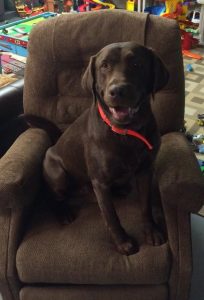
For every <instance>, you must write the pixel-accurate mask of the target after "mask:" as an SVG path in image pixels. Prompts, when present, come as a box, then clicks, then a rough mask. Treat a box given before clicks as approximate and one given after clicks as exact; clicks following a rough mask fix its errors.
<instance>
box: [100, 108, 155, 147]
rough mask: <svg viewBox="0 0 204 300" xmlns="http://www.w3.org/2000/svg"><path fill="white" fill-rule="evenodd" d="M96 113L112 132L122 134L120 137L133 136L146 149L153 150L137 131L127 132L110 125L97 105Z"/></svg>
mask: <svg viewBox="0 0 204 300" xmlns="http://www.w3.org/2000/svg"><path fill="white" fill-rule="evenodd" d="M98 111H99V114H100V116H101V118H102V120H103V121H104V122H105V123H106V124H107V125H108V126H109V127H110V128H111V130H112V131H113V132H115V133H118V134H122V135H131V136H134V137H135V138H137V139H139V140H141V141H142V142H143V143H144V144H145V145H146V146H147V148H148V149H149V150H152V149H153V146H152V145H151V144H150V143H149V142H148V141H147V139H146V138H145V137H144V136H143V135H141V134H140V133H138V132H137V131H133V130H129V129H122V128H118V127H116V126H114V125H112V124H111V122H110V120H109V119H108V117H107V116H106V114H105V113H104V111H103V109H102V107H101V105H100V104H99V103H98Z"/></svg>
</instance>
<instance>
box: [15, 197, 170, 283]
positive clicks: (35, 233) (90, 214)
mask: <svg viewBox="0 0 204 300" xmlns="http://www.w3.org/2000/svg"><path fill="white" fill-rule="evenodd" d="M136 202H137V201H136V199H134V200H132V201H130V202H128V201H121V202H117V203H115V204H116V208H117V211H118V214H119V216H120V220H121V222H122V224H124V228H126V230H127V232H128V233H129V234H130V235H131V236H133V237H135V238H137V241H138V242H139V244H140V245H141V249H140V251H139V252H138V253H137V254H135V255H131V256H129V257H127V256H122V255H121V254H119V253H118V252H117V251H116V250H115V247H114V245H113V242H112V239H111V237H110V236H109V234H108V232H107V229H106V227H105V225H104V222H103V219H102V217H101V215H100V212H99V208H98V205H97V204H94V203H92V204H88V205H87V207H84V208H83V209H81V210H80V212H79V215H78V216H77V218H76V220H75V221H74V222H73V223H71V224H69V225H67V226H66V225H64V226H63V225H60V224H59V223H58V221H56V220H55V219H54V217H53V216H51V215H49V214H48V215H47V216H46V218H45V213H41V216H40V215H36V216H35V219H34V220H33V222H32V223H31V225H30V226H29V230H28V232H27V233H26V234H25V236H24V239H23V241H22V243H21V245H20V246H19V249H18V251H17V259H16V265H17V270H18V274H19V278H20V280H21V281H23V282H25V283H65V284H66V283H73V284H95V283H97V284H140V285H143V284H156V285H158V284H163V283H166V282H167V281H168V277H169V271H170V253H169V247H168V244H166V243H165V244H163V245H161V246H159V247H153V246H148V245H146V244H145V241H144V236H143V225H144V224H143V223H142V218H141V215H140V209H139V207H138V206H137V205H136ZM96 224H97V225H96ZM32 266H35V268H33V267H32Z"/></svg>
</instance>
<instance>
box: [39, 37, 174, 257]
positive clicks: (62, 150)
mask: <svg viewBox="0 0 204 300" xmlns="http://www.w3.org/2000/svg"><path fill="white" fill-rule="evenodd" d="M167 81H168V72H167V70H166V68H165V67H164V65H163V63H162V62H161V60H160V59H159V57H157V56H156V55H155V54H154V52H153V51H152V50H150V49H147V48H145V47H143V46H139V45H137V44H136V43H135V42H126V43H116V44H111V45H108V46H106V47H105V48H103V49H102V50H101V51H100V52H99V53H97V54H96V55H95V56H93V57H91V59H90V63H89V65H88V67H87V70H86V72H85V74H84V76H83V79H82V83H83V86H84V87H85V88H87V89H89V90H90V91H92V92H93V95H94V101H93V104H92V106H91V107H90V109H88V110H86V111H85V112H84V113H83V114H82V115H81V116H80V117H79V118H78V119H77V120H76V121H75V122H74V123H73V124H72V125H71V126H70V127H69V128H68V129H67V130H66V131H65V132H64V133H63V134H62V135H61V137H60V138H59V140H58V141H57V143H56V144H55V145H54V146H53V147H51V148H49V149H48V151H47V153H46V157H45V159H44V176H45V179H46V181H47V183H48V185H49V186H50V188H51V189H52V191H53V192H54V193H55V196H56V198H57V200H59V201H61V203H67V201H69V200H68V198H69V191H71V190H72V189H73V188H74V187H78V186H81V185H84V184H86V183H89V182H91V184H92V187H93V190H94V192H95V195H96V198H97V201H98V204H99V207H100V210H101V214H102V216H103V218H104V221H105V223H106V225H107V227H108V229H109V231H110V233H111V236H112V238H113V241H114V243H115V245H116V247H117V249H118V251H119V252H120V253H122V254H124V255H130V254H133V253H135V252H137V251H138V246H137V243H136V241H133V240H132V239H131V237H129V236H128V235H127V233H126V232H125V230H124V229H123V227H122V226H121V224H120V221H119V218H118V216H117V214H116V211H115V208H114V205H113V202H112V197H113V190H117V189H118V190H119V189H120V190H121V189H123V190H127V193H128V188H127V187H129V186H130V183H131V184H136V180H137V184H138V186H139V192H140V199H138V201H140V204H141V211H142V215H143V218H144V220H145V222H146V223H147V226H146V228H145V234H146V240H147V242H148V243H150V244H153V245H159V244H160V243H161V242H162V238H161V236H160V234H159V233H158V232H157V231H156V230H155V226H154V222H153V219H152V214H151V206H150V203H149V188H150V186H151V178H152V170H151V169H152V168H151V167H152V163H153V162H154V160H155V157H156V154H157V152H158V149H159V145H160V137H159V133H158V129H157V125H156V122H155V119H154V116H153V113H152V111H151V105H150V98H151V95H154V94H155V93H156V92H157V91H159V90H160V89H162V88H163V87H164V86H165V85H166V84H167ZM138 174H139V176H137V179H136V175H138ZM69 217H70V216H69V215H68V214H67V218H68V219H69Z"/></svg>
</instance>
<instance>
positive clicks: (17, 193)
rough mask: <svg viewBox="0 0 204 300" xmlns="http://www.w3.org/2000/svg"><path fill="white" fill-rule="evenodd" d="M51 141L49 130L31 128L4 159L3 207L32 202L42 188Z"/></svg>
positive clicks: (0, 170) (0, 177)
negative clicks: (44, 166)
mask: <svg viewBox="0 0 204 300" xmlns="http://www.w3.org/2000/svg"><path fill="white" fill-rule="evenodd" d="M50 145H51V142H50V139H49V137H48V135H47V133H46V132H45V131H43V130H41V129H28V130H27V131H25V132H24V133H23V134H22V135H20V136H19V137H18V139H17V140H16V141H15V143H14V144H13V145H12V146H11V147H10V149H9V150H8V151H7V152H6V154H5V155H4V156H3V157H2V158H1V159H0V209H1V208H19V207H22V206H25V205H29V204H30V203H32V201H33V200H34V199H35V197H36V195H37V193H38V191H39V188H40V182H41V173H42V172H41V170H42V161H43V157H44V155H45V152H46V150H47V148H48V147H49V146H50Z"/></svg>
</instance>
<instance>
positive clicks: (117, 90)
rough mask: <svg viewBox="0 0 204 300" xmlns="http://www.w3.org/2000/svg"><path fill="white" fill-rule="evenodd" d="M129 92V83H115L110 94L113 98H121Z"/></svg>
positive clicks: (110, 89)
mask: <svg viewBox="0 0 204 300" xmlns="http://www.w3.org/2000/svg"><path fill="white" fill-rule="evenodd" d="M127 94H128V85H127V84H120V85H118V84H113V85H111V86H110V88H109V95H110V96H111V98H113V99H121V98H124V97H126V96H127Z"/></svg>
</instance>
